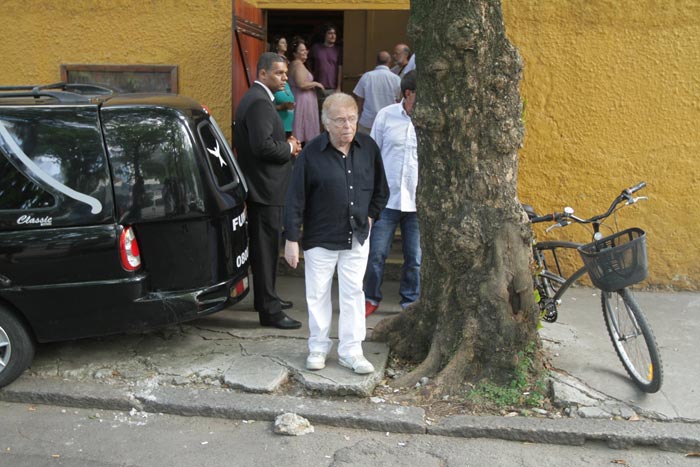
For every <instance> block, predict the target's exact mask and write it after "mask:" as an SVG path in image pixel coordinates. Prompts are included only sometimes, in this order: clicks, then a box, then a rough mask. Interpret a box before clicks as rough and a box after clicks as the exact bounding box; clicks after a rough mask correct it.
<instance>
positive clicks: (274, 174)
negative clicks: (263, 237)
mask: <svg viewBox="0 0 700 467" xmlns="http://www.w3.org/2000/svg"><path fill="white" fill-rule="evenodd" d="M233 145H234V146H235V148H236V154H237V157H238V164H239V165H240V167H241V170H242V171H243V175H244V176H245V178H246V181H247V182H248V189H249V195H248V197H249V198H248V199H250V201H253V202H255V203H260V204H267V205H271V206H283V205H284V195H285V193H286V192H287V185H288V184H289V179H290V176H291V171H292V153H291V148H290V146H289V143H288V142H287V138H286V135H285V133H284V125H283V124H282V120H281V119H280V117H279V114H278V113H277V110H276V109H275V106H274V104H273V103H272V101H271V100H270V96H268V94H267V92H266V91H265V89H264V88H263V86H262V85H261V84H258V83H253V85H252V86H251V87H250V89H248V91H247V92H246V93H245V95H244V96H243V98H242V99H241V101H240V103H239V104H238V108H237V109H236V125H235V127H234V129H233Z"/></svg>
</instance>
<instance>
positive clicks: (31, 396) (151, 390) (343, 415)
mask: <svg viewBox="0 0 700 467" xmlns="http://www.w3.org/2000/svg"><path fill="white" fill-rule="evenodd" d="M0 400H3V401H7V402H22V403H38V404H55V405H63V406H69V407H83V408H95V409H103V410H119V411H125V412H127V411H130V410H131V409H133V408H136V409H138V410H142V411H146V412H155V413H167V414H172V415H184V416H202V417H216V418H226V419H242V420H262V421H272V420H274V419H275V417H276V416H277V415H279V414H281V413H285V412H293V413H296V414H298V415H301V416H303V417H305V418H307V419H309V420H310V421H311V422H312V423H316V424H322V425H330V426H338V427H346V428H355V429H366V430H372V431H381V432H392V433H414V434H424V433H427V434H430V435H439V436H453V437H464V438H495V439H503V440H509V441H525V442H532V443H552V444H566V445H574V446H580V445H583V444H584V443H586V442H587V441H597V442H600V441H602V442H605V443H607V445H608V446H609V447H611V448H617V449H620V448H628V447H631V446H649V447H656V448H659V449H663V450H669V451H679V452H687V451H699V450H700V424H694V423H675V422H650V421H636V422H632V421H613V420H601V419H581V418H575V419H569V418H562V419H547V418H535V417H488V416H463V415H456V416H450V417H446V418H444V419H443V420H441V421H440V422H438V423H436V424H433V425H430V424H428V423H427V422H426V418H425V412H424V411H423V409H421V408H417V407H404V406H398V405H389V404H370V403H367V402H356V401H348V402H346V401H330V400H324V399H316V398H300V397H292V396H278V395H263V394H248V393H239V392H235V391H231V390H226V389H193V388H182V387H162V386H157V385H155V384H149V383H148V382H146V383H145V384H143V385H140V386H127V385H106V384H94V383H85V382H70V381H65V380H55V379H48V378H20V379H19V380H17V381H16V382H14V383H13V384H11V385H9V386H7V387H5V388H3V389H2V390H0Z"/></svg>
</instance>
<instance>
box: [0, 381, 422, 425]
mask: <svg viewBox="0 0 700 467" xmlns="http://www.w3.org/2000/svg"><path fill="white" fill-rule="evenodd" d="M0 400H3V401H6V402H23V403H35V404H54V405H63V406H68V407H82V408H96V409H105V410H119V411H125V412H128V411H130V410H131V409H132V408H136V409H138V410H142V411H145V412H154V413H167V414H171V415H185V416H201V417H216V418H228V419H236V420H241V419H242V420H268V421H272V420H274V419H275V417H277V416H278V415H279V414H281V413H285V412H293V413H296V414H298V415H301V416H302V417H305V418H307V419H309V421H311V422H312V423H319V424H323V425H330V426H338V427H345V428H359V429H366V430H372V431H384V432H386V431H389V432H392V433H416V434H422V433H425V432H426V423H425V412H424V411H423V409H420V408H416V407H404V406H397V405H384V404H381V405H380V404H370V403H366V402H355V401H351V402H344V401H329V400H323V399H312V398H301V397H292V396H278V395H263V394H247V393H239V392H234V391H230V390H225V389H192V388H179V387H150V386H145V387H129V386H118V385H100V384H89V383H82V382H77V383H76V382H68V381H56V380H47V379H29V378H21V379H19V380H17V381H15V382H14V383H12V384H11V385H9V386H7V387H5V388H3V389H2V390H0Z"/></svg>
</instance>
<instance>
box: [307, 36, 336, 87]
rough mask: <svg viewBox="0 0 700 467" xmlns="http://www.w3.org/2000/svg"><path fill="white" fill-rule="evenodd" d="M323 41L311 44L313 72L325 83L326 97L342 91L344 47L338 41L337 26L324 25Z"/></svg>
mask: <svg viewBox="0 0 700 467" xmlns="http://www.w3.org/2000/svg"><path fill="white" fill-rule="evenodd" d="M322 32H323V42H320V43H316V44H314V45H312V46H311V61H312V63H313V68H312V70H313V74H314V76H315V77H316V79H317V80H318V81H319V82H320V83H321V84H322V85H323V88H324V92H323V94H324V97H327V96H329V95H331V94H333V93H334V92H340V87H341V85H342V84H343V49H342V48H341V47H340V46H339V45H338V44H337V43H336V42H337V41H338V32H337V29H336V28H335V26H333V25H332V24H327V25H325V26H324V27H323V30H322Z"/></svg>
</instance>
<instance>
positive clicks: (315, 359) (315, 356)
mask: <svg viewBox="0 0 700 467" xmlns="http://www.w3.org/2000/svg"><path fill="white" fill-rule="evenodd" d="M325 367H326V354H325V353H324V352H311V353H309V356H308V357H306V369H307V370H322V369H324V368H325Z"/></svg>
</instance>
